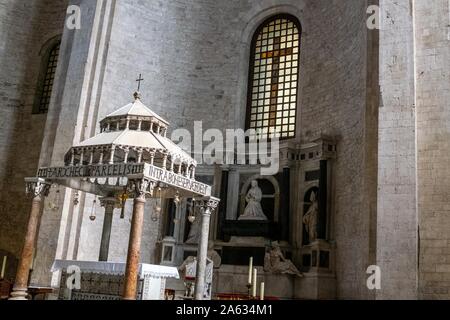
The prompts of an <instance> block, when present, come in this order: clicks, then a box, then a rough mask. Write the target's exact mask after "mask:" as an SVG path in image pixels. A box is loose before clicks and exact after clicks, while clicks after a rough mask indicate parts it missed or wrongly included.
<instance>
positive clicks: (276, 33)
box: [246, 15, 301, 139]
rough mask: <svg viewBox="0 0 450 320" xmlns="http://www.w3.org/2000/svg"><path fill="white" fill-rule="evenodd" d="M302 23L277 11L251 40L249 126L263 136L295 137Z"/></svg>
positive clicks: (247, 125) (248, 127) (247, 127)
mask: <svg viewBox="0 0 450 320" xmlns="http://www.w3.org/2000/svg"><path fill="white" fill-rule="evenodd" d="M300 39H301V27H300V23H299V21H298V19H296V18H295V17H293V16H290V15H277V16H274V17H271V18H270V19H268V20H266V21H265V22H264V23H262V25H261V26H260V27H259V28H258V29H257V30H256V32H255V35H254V37H253V40H252V48H251V56H250V73H249V92H248V105H247V121H246V122H247V123H246V129H254V130H256V132H257V134H258V135H260V137H263V138H270V136H272V135H274V136H275V137H278V138H280V139H289V138H293V137H295V130H296V119H297V102H298V100H297V99H298V84H299V81H298V80H299V65H300V63H299V57H300Z"/></svg>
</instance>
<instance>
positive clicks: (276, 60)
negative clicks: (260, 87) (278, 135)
mask: <svg viewBox="0 0 450 320" xmlns="http://www.w3.org/2000/svg"><path fill="white" fill-rule="evenodd" d="M273 43H274V50H272V51H266V52H263V53H262V54H261V59H272V79H271V88H270V91H271V92H270V110H269V111H270V116H269V126H271V127H273V126H275V125H276V115H277V111H278V110H277V107H278V89H279V77H280V58H281V57H283V56H289V55H292V53H293V48H286V49H281V48H280V44H281V37H276V38H275V39H274V40H273Z"/></svg>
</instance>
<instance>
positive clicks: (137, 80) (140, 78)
mask: <svg viewBox="0 0 450 320" xmlns="http://www.w3.org/2000/svg"><path fill="white" fill-rule="evenodd" d="M141 81H144V78H142V74H139V79H136V82H137V83H138V89H137V91H138V92H139V90H141Z"/></svg>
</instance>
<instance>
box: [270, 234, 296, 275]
mask: <svg viewBox="0 0 450 320" xmlns="http://www.w3.org/2000/svg"><path fill="white" fill-rule="evenodd" d="M264 271H266V272H271V273H273V274H291V275H295V276H297V277H302V276H303V274H302V273H301V272H300V271H298V269H297V267H296V266H295V265H294V264H293V263H292V261H291V260H288V259H286V258H285V257H284V255H283V252H281V249H280V245H279V244H278V242H276V241H275V242H273V243H272V248H271V249H270V251H269V252H267V253H266V256H265V257H264Z"/></svg>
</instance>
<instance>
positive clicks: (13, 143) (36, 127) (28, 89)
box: [0, 0, 66, 255]
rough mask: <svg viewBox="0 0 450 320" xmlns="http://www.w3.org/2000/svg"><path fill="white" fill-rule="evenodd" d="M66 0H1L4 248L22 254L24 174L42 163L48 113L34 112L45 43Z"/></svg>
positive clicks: (56, 30) (0, 217) (56, 29)
mask: <svg viewBox="0 0 450 320" xmlns="http://www.w3.org/2000/svg"><path fill="white" fill-rule="evenodd" d="M65 6H66V1H62V0H58V1H54V0H52V1H50V0H33V1H24V0H21V1H4V0H3V1H0V30H1V32H0V48H1V49H0V51H1V54H0V59H1V63H0V107H1V112H2V115H1V117H0V128H1V129H0V163H1V165H0V248H1V249H3V250H6V251H8V252H11V253H12V254H14V255H19V253H20V251H21V249H22V243H23V239H24V232H25V228H26V225H27V221H28V211H29V203H28V201H26V200H25V199H24V196H25V193H24V190H25V188H24V181H23V179H24V177H26V176H33V175H34V174H35V172H36V169H37V167H38V161H39V155H40V150H41V144H42V137H43V131H44V126H45V121H46V115H45V114H44V115H32V108H33V104H34V98H35V93H36V88H37V81H38V74H39V71H40V68H41V62H42V55H43V54H44V52H43V49H42V48H43V47H45V44H46V43H47V42H48V41H49V40H50V39H52V38H54V37H55V36H58V35H60V34H61V33H62V26H63V20H64V16H65Z"/></svg>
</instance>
